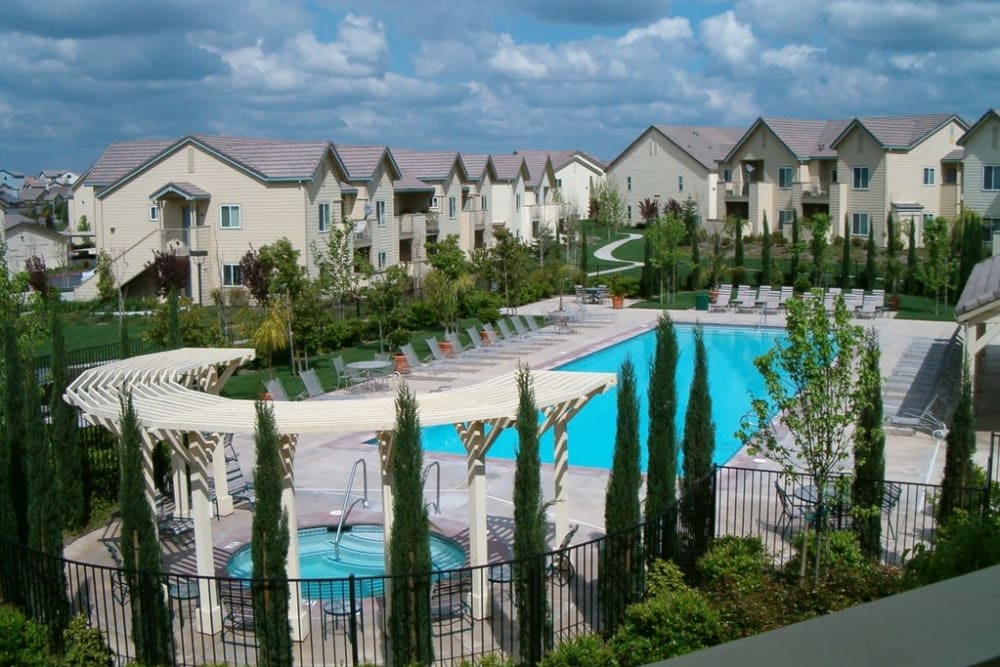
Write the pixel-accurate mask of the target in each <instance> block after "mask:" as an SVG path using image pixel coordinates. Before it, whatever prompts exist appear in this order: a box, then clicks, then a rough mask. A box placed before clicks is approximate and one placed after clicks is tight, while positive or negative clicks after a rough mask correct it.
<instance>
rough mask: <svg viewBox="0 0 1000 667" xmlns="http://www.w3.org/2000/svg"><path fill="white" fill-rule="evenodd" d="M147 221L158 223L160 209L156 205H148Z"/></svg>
mask: <svg viewBox="0 0 1000 667" xmlns="http://www.w3.org/2000/svg"><path fill="white" fill-rule="evenodd" d="M149 221H150V222H159V221H160V207H159V206H157V205H156V204H150V205H149Z"/></svg>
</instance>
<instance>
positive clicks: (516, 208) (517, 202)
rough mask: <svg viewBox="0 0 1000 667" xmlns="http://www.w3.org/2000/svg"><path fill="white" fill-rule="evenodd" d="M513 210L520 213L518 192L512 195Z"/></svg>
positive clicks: (519, 195)
mask: <svg viewBox="0 0 1000 667" xmlns="http://www.w3.org/2000/svg"><path fill="white" fill-rule="evenodd" d="M514 210H515V211H520V210H521V193H520V192H518V193H517V194H515V195H514Z"/></svg>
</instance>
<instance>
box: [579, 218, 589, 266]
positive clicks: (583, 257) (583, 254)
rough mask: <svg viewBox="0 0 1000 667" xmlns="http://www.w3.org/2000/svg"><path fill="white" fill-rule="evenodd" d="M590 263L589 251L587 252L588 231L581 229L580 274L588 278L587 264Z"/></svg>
mask: <svg viewBox="0 0 1000 667" xmlns="http://www.w3.org/2000/svg"><path fill="white" fill-rule="evenodd" d="M589 261H590V257H589V251H588V250H587V230H586V229H583V228H582V227H581V231H580V272H581V273H582V274H583V275H584V277H586V275H587V263H588V262H589Z"/></svg>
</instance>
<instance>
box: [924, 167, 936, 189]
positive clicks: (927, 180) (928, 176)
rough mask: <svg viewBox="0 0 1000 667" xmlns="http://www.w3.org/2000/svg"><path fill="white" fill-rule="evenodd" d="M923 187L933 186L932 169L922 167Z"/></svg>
mask: <svg viewBox="0 0 1000 667" xmlns="http://www.w3.org/2000/svg"><path fill="white" fill-rule="evenodd" d="M924 185H934V167H924Z"/></svg>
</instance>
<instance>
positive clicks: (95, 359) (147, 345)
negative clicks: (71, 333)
mask: <svg viewBox="0 0 1000 667" xmlns="http://www.w3.org/2000/svg"><path fill="white" fill-rule="evenodd" d="M128 346H129V356H130V357H135V356H138V355H140V354H149V353H151V352H161V351H163V350H164V349H165V348H164V347H163V346H162V345H160V344H159V343H154V342H153V341H149V340H146V339H145V338H131V339H129V342H128ZM119 359H121V344H119V343H107V344H105V345H95V346H93V347H85V348H82V349H79V350H70V351H68V352H66V368H67V371H68V373H69V380H70V382H72V381H73V380H75V379H76V376H77V375H79V374H80V373H82V372H83V371H85V370H87V369H88V368H93V367H95V366H101V365H103V364H106V363H109V362H112V361H117V360H119ZM51 365H52V355H50V354H43V355H40V356H37V357H35V370H36V372H37V373H38V376H39V377H40V378H42V379H43V380H47V379H48V378H49V377H50V373H49V367H50V366H51Z"/></svg>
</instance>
